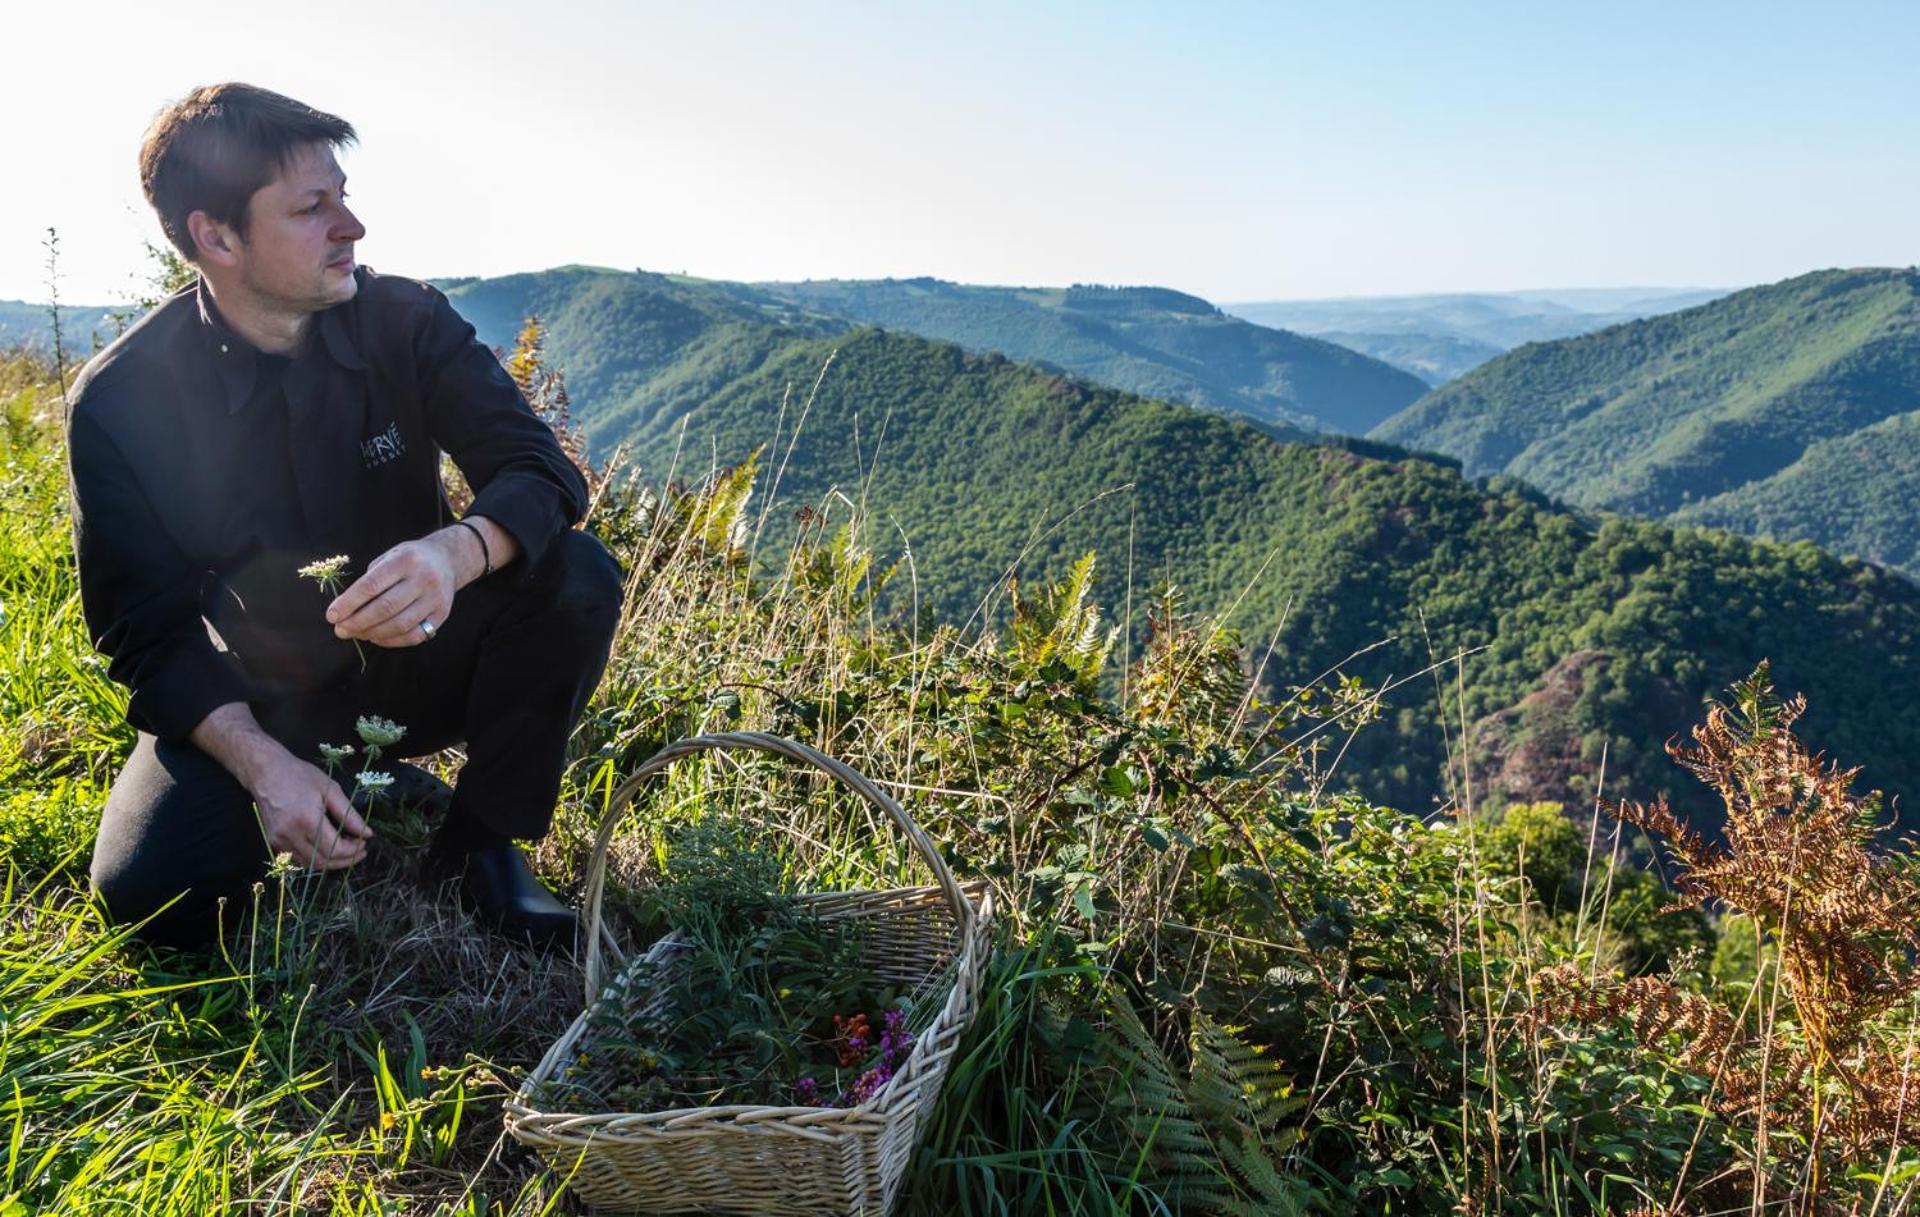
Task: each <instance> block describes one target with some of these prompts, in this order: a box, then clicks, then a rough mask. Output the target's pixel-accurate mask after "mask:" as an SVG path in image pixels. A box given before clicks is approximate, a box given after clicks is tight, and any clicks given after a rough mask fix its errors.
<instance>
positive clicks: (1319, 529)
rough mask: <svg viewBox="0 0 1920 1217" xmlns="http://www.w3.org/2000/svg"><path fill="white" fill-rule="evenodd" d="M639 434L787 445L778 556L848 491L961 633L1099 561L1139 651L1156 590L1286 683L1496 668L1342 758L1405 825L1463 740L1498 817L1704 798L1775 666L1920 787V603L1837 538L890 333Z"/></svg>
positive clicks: (733, 390)
mask: <svg viewBox="0 0 1920 1217" xmlns="http://www.w3.org/2000/svg"><path fill="white" fill-rule="evenodd" d="M829 355H832V357H833V363H832V366H831V367H830V368H829V369H828V370H827V373H826V375H825V376H824V378H821V377H820V376H819V373H820V369H821V367H822V365H823V364H824V362H825V361H826V360H827V359H828V357H829ZM816 379H819V388H818V394H817V397H813V398H811V399H810V398H809V391H810V388H811V386H813V385H814V383H815V381H816ZM783 399H784V400H785V401H786V403H787V404H786V405H785V407H784V409H783V408H782V405H781V403H782V401H783ZM623 438H625V439H628V440H631V441H632V442H633V443H634V444H635V445H636V447H635V451H636V452H637V454H638V455H639V457H640V459H641V461H642V462H643V467H644V468H645V469H646V471H647V473H648V474H649V475H650V476H659V475H660V474H661V473H662V472H663V471H664V470H665V469H666V468H667V467H668V466H669V464H670V462H673V461H675V460H676V454H677V460H678V464H677V466H676V467H675V472H676V475H677V476H678V477H679V478H681V479H684V480H692V479H694V478H695V477H696V476H698V475H700V474H703V473H705V472H707V470H708V465H709V462H710V461H713V460H717V461H718V462H719V463H720V464H722V465H724V464H726V463H728V462H732V461H737V460H741V459H744V458H745V457H746V456H747V455H748V454H749V453H751V452H753V451H755V450H756V449H761V450H763V461H764V462H765V464H766V466H767V469H768V471H769V474H770V478H769V480H770V482H771V483H772V484H774V485H777V487H778V494H779V499H780V502H779V504H778V505H776V506H775V507H773V508H771V509H770V510H769V511H768V514H767V517H766V518H767V520H768V528H769V530H770V533H771V535H773V536H776V537H778V536H783V535H786V531H785V530H786V529H788V528H789V527H790V523H789V521H790V518H791V513H792V512H793V511H794V510H795V509H796V508H798V507H799V506H801V505H803V504H806V503H810V502H817V501H819V500H820V499H821V498H822V497H823V496H826V495H828V494H830V493H832V492H835V491H837V492H838V493H840V494H843V495H846V496H847V497H848V498H849V499H851V500H854V501H857V502H860V503H863V504H866V505H867V506H868V508H869V510H870V511H871V513H872V515H873V518H874V519H875V520H877V521H884V524H882V525H881V526H880V527H881V530H882V535H877V536H875V537H874V538H873V541H874V543H875V544H876V545H878V546H879V547H880V548H881V549H882V550H883V551H885V552H892V553H898V552H900V551H901V549H902V547H903V546H904V545H910V546H911V555H912V566H911V574H912V583H911V594H912V595H913V596H914V597H916V598H917V599H918V601H919V602H920V603H921V604H922V605H924V606H928V608H929V609H930V611H931V612H932V613H934V614H935V615H937V616H938V617H940V618H943V619H946V620H949V621H953V622H968V621H972V622H976V623H977V622H979V621H981V620H983V619H988V620H996V621H997V620H1000V619H1001V618H1000V616H999V615H997V614H998V613H1001V612H1003V611H1004V609H1005V606H1006V600H1005V597H1004V595H1001V594H1000V593H998V592H997V591H996V588H997V584H998V581H999V580H1000V579H1001V577H1002V576H1003V575H1004V574H1006V573H1007V572H1008V570H1009V569H1010V568H1013V567H1015V566H1016V565H1017V567H1018V572H1019V574H1020V576H1021V578H1022V579H1023V580H1026V581H1033V580H1036V579H1039V578H1041V577H1043V576H1058V575H1059V574H1060V573H1061V572H1063V571H1064V570H1065V568H1066V566H1067V564H1068V563H1069V562H1070V561H1071V560H1072V559H1073V558H1075V557H1077V556H1078V555H1080V554H1081V553H1083V552H1086V551H1088V550H1093V551H1097V553H1098V554H1099V561H1100V569H1101V571H1102V572H1103V576H1102V582H1101V590H1100V596H1101V598H1102V599H1103V600H1104V601H1105V602H1106V603H1108V604H1109V605H1113V606H1115V609H1116V613H1118V612H1120V611H1122V609H1123V606H1124V605H1125V604H1126V603H1127V601H1128V598H1129V595H1130V596H1131V601H1132V609H1133V612H1132V615H1131V618H1130V619H1131V620H1132V621H1133V622H1134V624H1135V626H1136V641H1137V635H1138V633H1139V632H1140V631H1139V627H1140V623H1141V622H1142V621H1143V620H1144V606H1145V604H1146V603H1147V601H1148V598H1149V589H1150V588H1151V587H1152V586H1153V585H1156V584H1158V583H1159V582H1161V581H1162V580H1171V581H1172V582H1173V583H1174V584H1176V585H1177V586H1178V587H1179V588H1180V589H1181V594H1182V596H1183V597H1184V600H1185V603H1186V604H1187V605H1188V606H1190V607H1192V608H1197V609H1203V610H1209V611H1215V612H1228V610H1231V612H1230V614H1229V622H1230V624H1231V625H1232V626H1234V627H1235V628H1237V629H1238V630H1240V631H1241V637H1242V639H1243V642H1244V643H1245V644H1246V645H1247V646H1248V647H1249V648H1250V650H1251V651H1252V652H1253V653H1254V654H1256V655H1258V654H1262V653H1264V652H1265V651H1266V648H1267V646H1268V644H1269V642H1271V644H1272V659H1271V663H1270V664H1269V666H1268V668H1267V671H1266V679H1267V680H1268V682H1269V684H1270V685H1274V686H1280V687H1284V686H1286V685H1288V684H1291V683H1300V682H1305V681H1307V680H1308V679H1310V678H1311V677H1313V676H1315V675H1317V674H1319V673H1320V672H1322V671H1323V670H1325V669H1327V668H1330V667H1334V666H1336V665H1342V664H1344V670H1345V671H1347V672H1349V673H1352V674H1354V675H1357V676H1360V677H1362V678H1363V679H1365V680H1367V681H1369V682H1372V683H1376V684H1378V683H1385V682H1387V681H1388V680H1390V679H1404V678H1407V677H1409V676H1412V675H1413V674H1415V673H1418V672H1420V671H1421V670H1422V669H1424V668H1426V667H1427V666H1428V665H1429V664H1431V663H1432V662H1434V661H1435V660H1444V659H1446V658H1447V657H1449V656H1452V655H1454V654H1455V653H1456V652H1461V651H1465V652H1471V653H1469V654H1467V655H1466V656H1465V658H1464V659H1463V660H1462V661H1461V664H1460V667H1459V669H1458V671H1457V672H1456V671H1455V669H1454V668H1453V667H1452V666H1447V667H1445V668H1444V670H1443V671H1442V673H1441V674H1439V675H1437V676H1434V675H1429V676H1426V677H1423V678H1421V679H1419V680H1415V681H1412V682H1411V683H1408V684H1406V685H1404V686H1403V687H1400V688H1398V689H1396V690H1395V691H1394V692H1392V693H1391V694H1390V695H1389V696H1388V697H1387V699H1386V706H1387V719H1388V722H1387V723H1385V724H1383V725H1381V726H1380V727H1377V728H1374V729H1371V730H1369V731H1366V732H1363V733H1361V735H1360V736H1359V737H1358V738H1357V740H1356V741H1355V742H1354V744H1353V746H1352V748H1351V750H1350V751H1348V752H1347V754H1346V755H1345V757H1344V759H1343V760H1342V761H1341V766H1342V770H1341V771H1342V773H1343V774H1344V775H1345V780H1347V781H1350V782H1351V783H1353V784H1354V785H1355V786H1357V787H1358V788H1360V789H1362V790H1364V791H1366V792H1367V793H1368V794H1370V795H1371V796H1373V797H1376V798H1379V799H1382V800H1386V801H1389V802H1391V803H1392V804H1394V805H1396V806H1401V807H1404V808H1406V809H1408V810H1420V809H1424V808H1427V807H1430V806H1432V805H1434V804H1435V803H1436V802H1439V801H1441V800H1444V799H1445V798H1447V797H1449V791H1450V786H1449V781H1448V775H1447V757H1448V755H1449V748H1450V741H1451V743H1452V744H1453V745H1455V746H1456V747H1455V751H1456V752H1457V751H1458V749H1457V744H1458V739H1459V737H1460V735H1461V733H1462V725H1463V721H1464V723H1465V724H1466V725H1467V726H1468V727H1469V728H1470V731H1469V734H1470V736H1471V738H1472V739H1473V741H1474V745H1473V747H1474V751H1475V753H1476V756H1475V762H1476V763H1475V766H1474V773H1475V775H1476V777H1477V779H1478V780H1477V781H1476V786H1475V789H1474V792H1473V794H1474V797H1476V798H1486V797H1487V796H1488V795H1489V794H1490V793H1497V790H1496V789H1491V788H1490V784H1491V786H1492V787H1495V788H1497V787H1498V786H1499V785H1500V784H1501V783H1503V782H1504V783H1506V784H1507V785H1508V787H1509V789H1508V791H1507V793H1510V794H1513V795H1517V796H1525V797H1547V796H1554V797H1561V798H1569V799H1573V800H1575V801H1580V800H1583V799H1585V798H1588V797H1590V796H1591V793H1592V791H1591V782H1592V780H1593V778H1594V776H1595V774H1596V772H1597V770H1598V768H1599V763H1600V758H1601V753H1602V750H1603V748H1604V749H1605V750H1606V751H1607V752H1608V785H1609V788H1610V789H1611V790H1613V791H1615V792H1620V791H1635V792H1639V793H1650V792H1651V791H1652V790H1653V789H1656V788H1669V789H1672V790H1673V791H1674V793H1675V795H1676V797H1678V798H1680V799H1682V800H1683V801H1687V800H1692V799H1693V793H1692V792H1691V791H1689V790H1687V789H1686V788H1685V786H1684V785H1682V784H1681V783H1680V782H1679V781H1678V780H1676V774H1675V772H1674V771H1673V769H1672V767H1671V766H1670V764H1668V763H1667V761H1666V759H1665V758H1664V756H1662V755H1661V753H1660V746H1659V745H1660V741H1661V740H1663V739H1665V738H1666V736H1667V734H1668V732H1669V730H1670V728H1668V727H1666V726H1664V724H1668V723H1671V722H1673V721H1676V716H1678V717H1680V718H1684V717H1685V716H1686V715H1687V714H1688V713H1689V712H1690V711H1691V709H1692V708H1693V707H1695V706H1697V705H1698V703H1699V701H1700V699H1701V697H1702V696H1703V695H1705V694H1707V693H1708V692H1710V691H1711V690H1713V689H1715V688H1717V687H1723V686H1725V685H1726V684H1727V683H1728V682H1730V681H1731V680H1734V679H1737V678H1738V677H1739V676H1741V675H1742V674H1744V673H1745V672H1746V671H1748V670H1750V669H1751V667H1752V665H1753V664H1754V663H1755V661H1757V660H1759V659H1761V658H1763V657H1765V658H1771V659H1773V660H1774V661H1775V662H1776V665H1777V668H1776V670H1777V671H1778V672H1779V673H1780V675H1781V677H1782V679H1783V681H1785V682H1787V683H1790V684H1791V685H1792V686H1793V687H1795V688H1801V689H1804V690H1806V691H1807V692H1808V693H1809V695H1810V696H1811V697H1812V698H1813V704H1814V706H1815V707H1816V710H1815V716H1816V722H1817V725H1816V728H1815V729H1817V730H1818V731H1819V732H1820V733H1821V735H1822V738H1825V739H1828V740H1831V741H1832V742H1833V746H1834V748H1835V749H1837V750H1839V751H1840V752H1842V753H1844V754H1845V755H1848V756H1851V757H1854V758H1855V759H1857V760H1859V761H1861V762H1864V763H1865V764H1866V765H1867V772H1866V776H1865V777H1864V779H1863V780H1864V781H1866V782H1869V783H1872V784H1874V785H1880V786H1885V787H1887V788H1888V789H1890V790H1894V791H1920V761H1916V760H1915V759H1914V758H1915V757H1916V756H1920V752H1917V751H1916V749H1915V747H1914V745H1915V744H1916V743H1920V739H1915V738H1910V737H1912V736H1920V729H1915V730H1914V731H1908V730H1907V729H1906V728H1903V727H1900V726H1899V725H1898V724H1897V723H1896V724H1894V725H1893V726H1892V728H1891V729H1889V724H1888V722H1887V720H1886V718H1885V716H1884V715H1882V714H1881V713H1880V712H1879V710H1878V707H1881V706H1884V705H1886V704H1901V701H1902V699H1903V698H1907V697H1911V696H1915V695H1920V658H1916V655H1915V652H1914V645H1913V644H1914V643H1915V641H1920V589H1915V588H1914V587H1913V586H1912V585H1910V584H1908V583H1907V582H1906V581H1905V580H1902V579H1898V578H1893V577H1889V576H1887V575H1884V574H1881V573H1878V572H1877V571H1875V570H1874V569H1872V568H1870V567H1867V566H1864V565H1861V564H1858V563H1847V562H1843V561H1840V560H1837V559H1835V558H1832V557H1829V556H1827V555H1825V554H1822V553H1821V552H1819V551H1818V550H1816V549H1814V548H1813V547H1812V546H1808V545H1797V546H1784V547H1783V546H1776V545H1770V544H1761V543H1756V542H1750V541H1745V540H1741V539H1739V538H1735V537H1731V536H1727V535H1725V534H1720V533H1709V532H1698V531H1692V530H1685V529H1681V530H1676V529H1673V528H1671V527H1667V526H1663V525H1659V524H1651V523H1643V522H1636V521H1632V520H1626V519H1604V520H1599V521H1591V520H1588V519H1585V518H1583V517H1581V516H1579V515H1577V514H1575V513H1573V512H1571V511H1568V510H1566V509H1563V508H1560V507H1557V506H1554V505H1552V504H1551V503H1549V502H1548V501H1547V500H1545V499H1543V498H1541V497H1539V496H1537V495H1535V494H1533V493H1531V492H1529V491H1527V490H1525V489H1524V488H1521V487H1519V486H1517V485H1511V484H1509V485H1504V486H1502V487H1499V488H1496V489H1493V490H1490V491H1489V490H1482V489H1478V488H1476V487H1475V486H1474V485H1473V484H1471V483H1470V482H1468V481H1466V480H1465V479H1463V478H1462V476H1461V475H1460V473H1459V472H1458V471H1457V470H1456V469H1454V468H1451V467H1449V466H1445V465H1441V464H1436V463H1433V462H1430V461H1427V460H1422V459H1406V458H1393V457H1392V453H1391V452H1390V451H1388V450H1380V452H1379V454H1378V455H1373V456H1369V455H1363V454H1362V453H1360V452H1357V451H1353V450H1350V449H1348V448H1342V447H1338V446H1327V445H1318V446H1316V445H1304V444H1289V443H1277V442H1274V441H1273V440H1272V439H1270V438H1269V437H1268V436H1267V435H1265V434H1263V433H1262V432H1260V431H1259V430H1257V429H1255V428H1254V427H1252V426H1250V425H1247V424H1244V423H1241V422H1238V421H1235V420H1232V419H1228V418H1223V417H1220V416H1216V415H1212V414H1208V413H1205V412H1201V411H1197V410H1192V409H1187V408H1184V407H1178V406H1172V405H1168V404H1165V403H1160V402H1155V401H1150V400H1146V399H1143V398H1140V397H1137V396H1134V395H1132V394H1127V393H1122V392H1119V391H1117V390H1111V389H1106V388H1101V387H1096V386H1091V385H1088V384H1085V383H1082V382H1079V381H1075V380H1071V379H1067V378H1062V377H1056V376H1052V375H1049V374H1046V373H1044V372H1040V371H1036V370H1034V369H1032V368H1030V367H1027V366H1025V365H1021V364H1017V363H1014V362H1012V361H1009V360H1007V359H1004V358H1002V357H999V356H992V355H986V356H976V355H970V354H968V353H966V352H964V351H962V350H960V349H959V348H957V347H954V346H951V345H948V344H943V343H934V342H929V341H925V340H922V339H918V338H914V337H911V336H908V335H902V334H891V333H883V332H879V331H874V330H863V331H857V332H854V333H852V334H849V335H846V336H843V337H839V338H835V339H832V340H828V341H817V342H813V343H801V344H796V345H793V346H789V347H787V348H783V349H782V350H780V351H778V352H776V353H775V354H774V355H773V356H772V357H770V358H769V359H767V360H766V361H765V362H764V363H763V364H762V365H760V366H759V367H758V368H757V369H756V370H755V371H753V372H752V373H751V374H749V375H747V376H745V377H743V378H741V379H739V380H736V381H734V382H732V383H729V384H727V385H724V386H722V387H720V388H718V389H717V390H715V391H714V392H713V393H712V394H711V395H710V396H709V397H708V398H707V399H706V400H705V401H704V402H703V403H701V404H700V405H699V406H698V407H697V408H694V409H690V410H685V411H671V412H670V411H661V412H656V413H654V414H652V415H650V416H649V418H648V419H647V420H646V421H644V422H643V423H640V424H639V425H636V426H635V427H634V428H632V429H631V430H629V431H628V432H626V433H625V435H624V436H623ZM602 439H603V442H605V441H606V440H609V439H611V436H610V435H604V434H603V437H602ZM1383 458H1390V459H1383ZM1129 556H1131V574H1130V575H1129ZM1129 586H1130V587H1131V590H1130V591H1129ZM895 590H896V591H899V592H901V594H902V595H903V596H904V595H906V594H907V592H906V591H905V590H903V588H902V585H900V584H896V585H895ZM996 596H998V597H999V598H998V599H996V598H995V597H996ZM983 602H986V613H985V614H984V616H983V614H982V613H981V611H980V610H981V608H982V605H983ZM1382 640H1390V641H1388V642H1387V643H1386V645H1384V646H1380V647H1377V648H1376V649H1374V650H1372V651H1370V652H1369V653H1367V654H1366V655H1365V656H1363V657H1362V658H1360V659H1358V660H1355V661H1352V662H1347V661H1348V657H1349V656H1350V655H1353V654H1354V653H1355V652H1358V651H1361V650H1363V649H1365V648H1367V647H1369V646H1370V645H1372V644H1375V643H1379V642H1381V641H1382ZM1333 746H1335V747H1337V744H1336V745H1333ZM1451 789H1452V790H1453V791H1454V792H1459V784H1458V780H1457V776H1456V779H1455V781H1454V783H1453V785H1452V787H1451ZM1692 805H1696V806H1697V805H1698V804H1697V803H1695V804H1692Z"/></svg>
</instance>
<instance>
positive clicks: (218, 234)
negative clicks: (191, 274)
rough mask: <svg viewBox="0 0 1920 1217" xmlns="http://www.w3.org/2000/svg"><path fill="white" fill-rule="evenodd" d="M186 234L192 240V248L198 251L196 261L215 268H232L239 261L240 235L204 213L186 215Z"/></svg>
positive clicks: (195, 212)
mask: <svg viewBox="0 0 1920 1217" xmlns="http://www.w3.org/2000/svg"><path fill="white" fill-rule="evenodd" d="M187 233H188V235H190V236H191V237H192V238H193V246H194V248H195V249H197V250H199V251H200V257H199V258H198V259H195V260H196V261H201V260H204V261H207V262H211V263H213V264H214V265H216V266H233V265H235V264H237V263H238V262H239V261H240V252H239V250H240V245H241V241H240V234H239V233H237V232H235V231H234V230H233V229H232V228H231V227H229V226H228V225H225V224H222V223H221V222H220V221H218V220H216V219H214V218H213V217H212V216H210V215H208V214H207V213H206V212H204V211H198V210H196V211H191V212H188V213H187Z"/></svg>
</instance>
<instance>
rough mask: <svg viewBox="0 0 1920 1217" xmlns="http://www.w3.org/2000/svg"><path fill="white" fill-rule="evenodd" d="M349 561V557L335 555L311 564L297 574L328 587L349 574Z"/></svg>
mask: <svg viewBox="0 0 1920 1217" xmlns="http://www.w3.org/2000/svg"><path fill="white" fill-rule="evenodd" d="M348 561H349V559H348V557H347V555H345V554H335V555H333V557H331V558H321V559H319V560H318V561H315V562H309V563H307V564H306V565H305V566H303V567H301V568H300V569H299V570H298V571H296V572H295V573H296V574H298V575H300V576H301V577H302V578H306V579H311V580H313V581H314V582H315V583H318V584H319V585H320V586H322V587H326V586H327V585H328V584H330V583H333V582H335V581H337V580H338V579H339V578H340V576H342V575H344V574H346V573H347V562H348Z"/></svg>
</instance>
